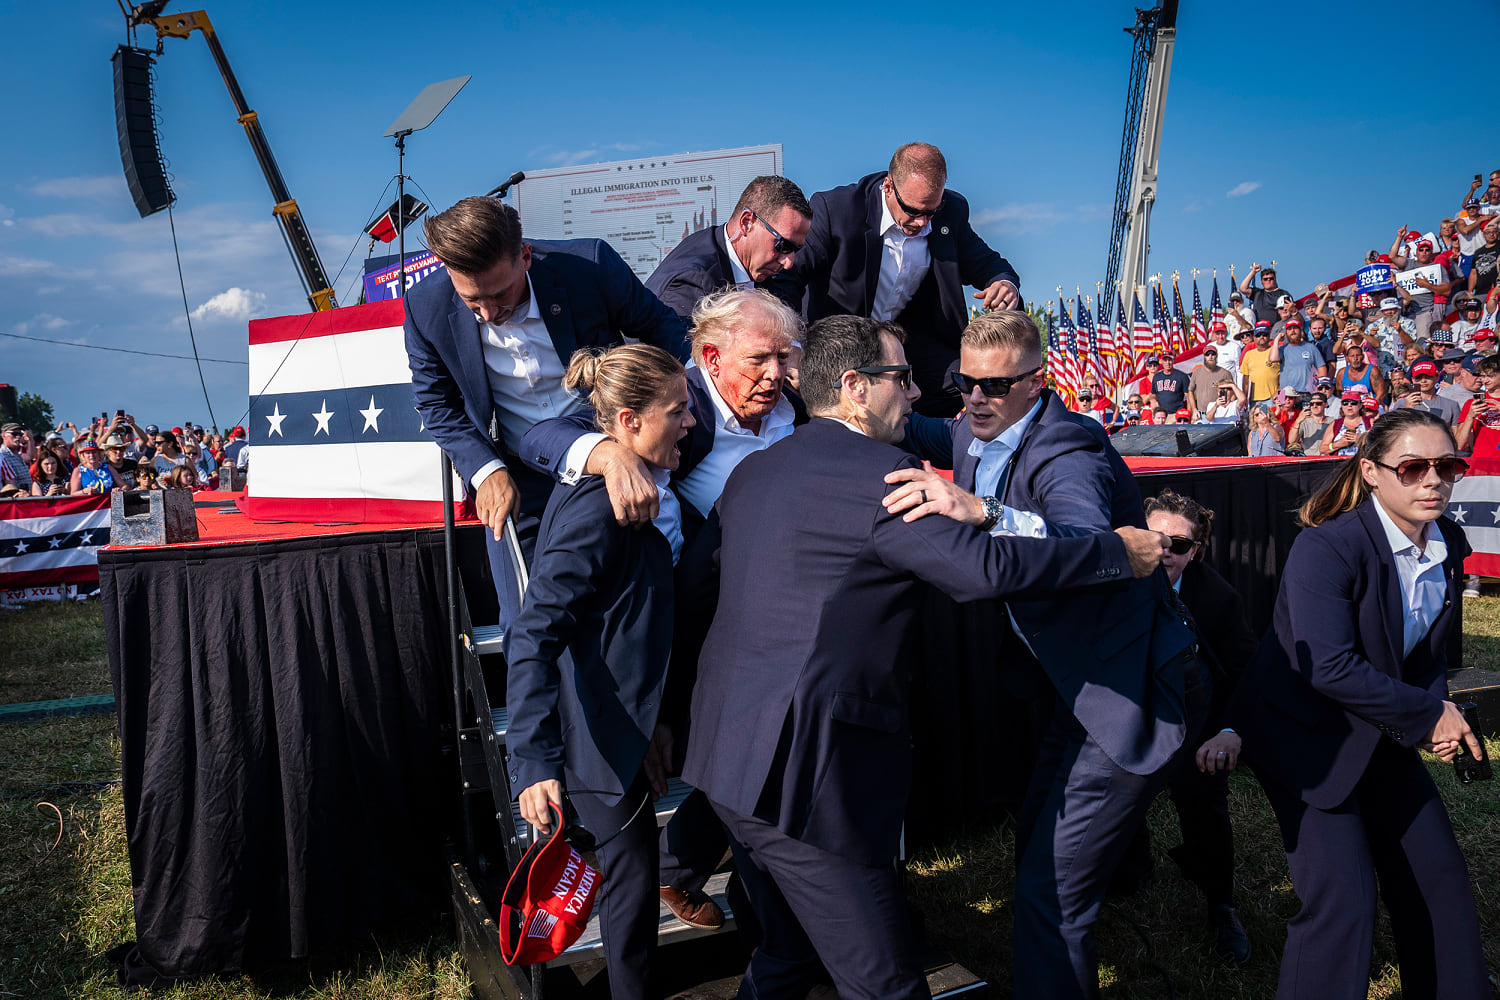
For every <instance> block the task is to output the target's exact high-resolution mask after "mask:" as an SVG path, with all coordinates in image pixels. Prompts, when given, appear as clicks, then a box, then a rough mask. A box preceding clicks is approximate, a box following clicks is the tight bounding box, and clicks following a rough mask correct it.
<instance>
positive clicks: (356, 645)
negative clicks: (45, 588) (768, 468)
mask: <svg viewBox="0 0 1500 1000" xmlns="http://www.w3.org/2000/svg"><path fill="white" fill-rule="evenodd" d="M1129 464H1130V466H1131V468H1132V469H1133V471H1134V472H1135V474H1136V475H1137V476H1138V478H1139V483H1140V487H1141V490H1142V493H1143V494H1145V495H1147V496H1150V495H1154V494H1155V493H1158V492H1160V491H1161V490H1162V489H1165V488H1172V489H1174V490H1177V491H1178V492H1180V493H1183V494H1186V495H1190V496H1193V497H1195V498H1197V499H1199V500H1200V501H1202V502H1204V503H1206V504H1208V505H1209V506H1210V507H1212V508H1214V509H1215V510H1216V511H1217V517H1216V518H1215V521H1214V528H1213V536H1212V540H1211V544H1210V547H1209V551H1208V556H1207V557H1208V559H1209V561H1210V562H1211V563H1212V564H1213V565H1214V566H1215V567H1216V568H1218V569H1219V570H1220V571H1221V572H1222V573H1224V575H1225V576H1227V577H1228V578H1229V579H1230V581H1231V582H1232V583H1234V584H1235V586H1236V587H1237V588H1238V589H1239V590H1240V592H1241V593H1242V595H1243V596H1244V598H1245V607H1246V611H1247V614H1248V617H1249V618H1250V621H1251V624H1252V627H1254V628H1256V629H1257V630H1260V629H1263V628H1264V627H1265V625H1266V624H1267V622H1268V620H1269V618H1270V611H1271V607H1272V602H1273V600H1274V596H1275V588H1276V585H1277V583H1278V580H1279V571H1280V567H1281V566H1282V565H1283V564H1284V562H1285V558H1286V553H1287V550H1288V549H1289V548H1290V545H1291V542H1292V539H1293V538H1294V537H1295V535H1296V531H1297V529H1296V526H1295V523H1294V520H1293V512H1294V511H1295V508H1296V507H1297V505H1298V503H1299V502H1300V500H1301V499H1302V498H1303V497H1305V496H1306V495H1308V494H1309V493H1311V492H1312V491H1313V490H1314V489H1316V488H1317V487H1319V486H1321V485H1322V483H1323V482H1324V481H1325V480H1326V477H1327V476H1328V475H1329V474H1330V472H1331V471H1332V468H1331V466H1332V465H1333V464H1334V463H1330V462H1329V461H1328V460H1325V459H1283V460H1262V459H1257V460H1253V461H1250V460H1246V459H1200V458H1186V459H1162V458H1147V459H1138V460H1137V459H1133V460H1129ZM236 499H238V495H237V494H227V493H200V494H197V495H196V496H195V497H194V509H195V516H196V519H197V523H198V529H199V539H198V541H196V542H190V543H182V544H177V545H165V546H149V547H138V548H116V547H106V548H105V549H102V550H101V551H100V553H99V573H100V588H101V604H102V607H103V613H104V619H105V628H106V633H107V637H108V646H109V658H110V670H111V675H112V681H113V686H114V693H115V700H116V704H117V706H118V715H119V723H120V732H121V738H122V750H121V757H122V777H123V791H124V799H125V812H126V833H127V842H128V847H129V853H130V859H131V871H132V887H133V890H134V898H135V918H136V921H135V922H136V929H137V935H138V942H139V947H140V953H141V957H142V958H143V959H144V960H145V961H147V962H149V963H150V964H151V965H152V966H154V967H155V968H156V969H158V970H159V971H161V972H164V973H168V974H173V975H196V974H204V973H216V972H232V971H236V970H242V969H253V968H256V967H260V966H264V965H266V964H269V963H274V962H278V961H282V960H285V959H288V958H299V957H303V956H307V955H311V954H314V953H317V952H319V951H321V950H323V949H325V948H327V947H329V946H332V945H334V944H335V943H337V942H339V941H341V940H346V939H348V938H350V937H352V936H356V935H361V934H366V933H370V932H372V931H377V930H384V929H386V928H389V927H392V926H400V925H403V924H408V925H409V924H410V922H411V921H412V920H414V919H417V920H420V919H423V918H424V917H425V918H430V919H438V918H439V916H440V915H441V914H442V913H444V912H445V911H447V910H448V907H449V902H450V885H449V883H450V878H449V871H448V868H449V865H448V862H447V849H446V845H447V843H448V841H449V838H450V836H451V834H452V831H453V830H455V829H457V828H458V825H459V822H460V821H459V811H460V807H459V802H458V800H459V798H460V796H459V795H457V794H456V785H457V777H456V776H457V774H458V770H459V768H458V761H457V759H456V755H455V750H454V747H453V742H454V735H453V733H454V731H453V729H452V719H453V715H454V709H455V706H454V695H453V691H452V683H451V673H450V669H451V668H450V662H449V658H448V650H449V645H448V635H447V594H446V583H445V571H444V556H443V533H442V530H441V524H439V523H432V522H421V523H407V524H352V523H332V522H326V523H314V524H304V523H290V522H287V523H268V522H261V523H257V522H255V521H252V520H251V519H250V518H249V517H247V516H246V515H245V514H243V513H241V511H240V509H239V507H238V506H237V505H236V503H235V501H236ZM485 530H486V529H485V528H484V526H483V525H482V524H480V523H479V522H478V521H475V520H466V521H463V522H461V523H460V524H459V543H458V547H457V549H458V555H459V561H460V571H461V576H462V579H463V582H464V586H465V589H466V590H467V591H468V594H469V596H470V598H471V600H475V601H476V602H477V601H482V600H493V592H494V591H493V583H492V581H491V580H490V578H489V572H490V571H489V564H488V560H487V558H486V555H485V546H484V544H483V535H482V532H484V531H485ZM471 612H472V614H473V620H475V621H477V622H484V621H494V620H495V617H494V616H493V613H490V614H489V616H486V612H485V610H484V609H471ZM924 640H925V641H924V647H925V648H924V654H923V656H922V658H921V659H922V660H923V661H924V662H923V663H921V664H920V665H918V667H919V669H921V670H922V672H923V673H924V678H923V683H922V684H921V685H919V686H918V687H917V688H914V702H913V706H912V711H913V716H914V720H915V721H916V723H917V725H916V727H915V728H916V730H917V731H916V732H914V740H915V742H916V746H917V750H916V756H917V766H918V767H919V769H921V770H922V772H923V773H924V774H929V775H931V776H932V779H931V780H930V781H924V782H923V783H921V784H920V785H919V786H918V787H917V788H916V789H914V792H913V795H912V801H911V810H910V813H909V816H910V817H911V819H910V820H909V823H908V843H909V844H910V845H912V846H913V847H920V846H921V845H923V844H927V843H932V842H934V841H936V840H939V839H941V838H943V837H946V836H951V835H952V833H953V831H954V830H956V829H957V828H958V827H959V826H961V825H962V824H964V823H966V822H969V821H973V820H976V819H983V818H985V817H986V816H987V815H988V813H987V812H986V808H987V804H986V802H985V798H986V794H987V782H988V781H990V780H991V779H992V778H993V772H994V771H995V770H996V769H995V768H993V767H992V766H990V763H989V762H990V760H991V754H990V751H989V748H988V741H987V733H989V731H990V730H991V729H993V726H992V724H991V723H990V721H989V720H991V719H993V712H992V709H991V707H990V706H991V705H992V699H993V698H995V697H1000V696H1002V695H1001V693H1000V692H998V691H995V690H990V689H988V688H983V687H982V686H981V687H976V682H975V680H974V679H973V678H965V677H964V676H963V674H962V671H961V669H960V665H959V664H957V663H954V662H952V659H953V658H952V657H951V656H946V655H945V654H944V649H945V648H947V645H948V643H950V642H951V637H945V636H943V635H942V634H941V631H940V630H934V631H932V632H929V633H928V634H926V635H924ZM1451 682H1452V683H1453V686H1454V689H1455V693H1458V692H1459V691H1462V692H1464V693H1465V695H1466V696H1469V697H1473V698H1474V699H1475V700H1477V701H1480V703H1481V705H1482V706H1483V707H1484V708H1485V710H1486V712H1485V715H1486V722H1487V723H1488V726H1489V727H1490V728H1494V727H1496V726H1497V725H1500V700H1497V699H1500V674H1492V673H1489V672H1488V671H1478V670H1475V671H1461V672H1455V674H1454V675H1452V677H1451ZM1492 705H1494V706H1496V707H1495V708H1493V709H1492V708H1491V706H1492ZM955 762H958V766H955ZM933 817H940V819H938V820H934V819H933Z"/></svg>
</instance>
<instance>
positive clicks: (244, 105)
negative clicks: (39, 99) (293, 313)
mask: <svg viewBox="0 0 1500 1000" xmlns="http://www.w3.org/2000/svg"><path fill="white" fill-rule="evenodd" d="M116 2H117V3H119V4H120V10H121V11H122V12H124V14H125V20H126V22H127V23H128V25H129V27H130V28H131V29H132V30H133V29H135V28H138V27H149V28H152V29H154V30H155V31H156V54H157V55H161V53H162V45H163V42H164V40H165V39H167V38H187V37H188V36H189V35H191V34H192V33H193V32H194V31H201V32H202V33H203V39H204V41H206V42H207V43H208V51H209V52H210V53H211V54H212V55H213V57H214V65H216V66H218V68H219V75H220V76H222V77H223V78H224V86H226V87H228V88H229V97H230V99H231V100H232V101H234V109H235V111H236V112H238V114H239V123H240V125H242V126H243V127H244V129H245V137H246V138H247V139H249V140H250V148H251V149H252V150H254V151H255V159H256V160H257V161H259V163H260V170H261V173H263V174H264V175H265V177H266V184H267V185H268V186H269V187H270V188H271V197H272V198H274V199H275V200H276V207H275V208H273V209H272V210H271V211H272V213H273V214H274V215H275V216H276V219H277V221H278V222H279V223H281V235H282V238H283V239H285V241H286V245H287V249H288V250H289V251H290V252H291V254H292V260H294V261H295V262H296V264H297V271H298V273H299V274H300V275H301V278H302V286H303V289H304V290H305V291H306V292H307V301H308V303H309V304H310V305H311V306H312V308H313V311H314V312H316V311H319V310H323V309H336V308H338V302H337V301H335V299H334V296H333V289H332V288H330V287H329V285H328V276H327V275H326V274H325V273H324V271H323V262H322V260H320V259H319V257H318V249H317V247H315V246H313V241H312V235H311V234H310V233H309V232H308V231H307V224H306V223H305V222H304V221H303V220H302V212H301V210H300V209H298V208H297V201H296V199H295V198H293V197H292V194H291V192H290V191H288V190H287V186H286V181H285V180H284V179H283V178H282V176H281V168H280V167H279V166H277V165H276V157H275V156H273V155H271V144H270V143H269V142H267V141H266V134H265V132H264V131H263V130H262V129H261V127H260V116H259V115H258V114H256V113H255V112H254V111H252V110H251V109H250V105H249V103H248V102H246V100H245V94H244V92H243V91H242V90H240V84H239V81H238V80H236V79H235V77H234V70H232V69H231V68H230V67H229V58H228V57H227V56H225V55H224V46H222V45H220V44H219V36H218V34H217V33H215V31H214V28H213V25H212V24H211V23H210V22H209V20H208V14H207V12H205V11H201V10H194V11H187V12H184V13H179V14H163V13H162V8H163V7H165V6H166V5H167V2H168V0H146V2H144V3H139V4H132V5H130V6H129V8H127V7H126V6H125V3H124V2H123V0H116ZM147 58H149V57H147ZM163 207H164V206H163Z"/></svg>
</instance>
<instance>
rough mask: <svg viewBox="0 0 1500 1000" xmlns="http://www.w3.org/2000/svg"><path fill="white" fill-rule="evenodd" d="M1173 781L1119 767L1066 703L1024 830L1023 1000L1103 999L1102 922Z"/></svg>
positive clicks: (1018, 985) (1019, 901)
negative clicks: (1126, 861)
mask: <svg viewBox="0 0 1500 1000" xmlns="http://www.w3.org/2000/svg"><path fill="white" fill-rule="evenodd" d="M1165 781H1166V769H1165V768H1164V769H1163V770H1162V771H1159V772H1157V773H1156V774H1155V775H1151V776H1149V777H1143V776H1141V775H1137V774H1131V773H1130V772H1129V771H1126V770H1124V769H1123V768H1121V767H1119V766H1118V765H1116V764H1115V763H1114V761H1112V760H1110V759H1109V757H1108V756H1107V755H1106V754H1105V753H1104V751H1103V750H1101V749H1100V748H1099V745H1098V744H1097V743H1095V742H1094V740H1093V738H1092V737H1090V736H1089V734H1088V732H1087V731H1086V730H1085V729H1084V728H1083V726H1082V725H1080V724H1079V722H1078V720H1077V719H1076V718H1074V716H1073V713H1072V712H1071V711H1069V709H1068V707H1067V706H1066V705H1065V704H1063V703H1062V702H1060V701H1059V702H1058V704H1057V709H1056V713H1055V714H1054V716H1053V722H1052V726H1051V728H1050V729H1049V730H1048V732H1047V736H1046V739H1045V740H1044V741H1043V742H1042V748H1041V751H1040V753H1039V755H1038V759H1037V765H1036V771H1035V773H1034V774H1033V776H1032V782H1031V787H1030V788H1029V789H1028V790H1027V795H1026V802H1025V804H1024V805H1023V806H1022V810H1021V820H1020V822H1019V823H1018V824H1017V827H1016V857H1017V866H1016V924H1015V959H1014V962H1015V974H1014V983H1015V992H1014V996H1015V997H1016V1000H1060V998H1073V997H1078V998H1092V997H1097V996H1098V995H1099V957H1098V947H1097V945H1096V944H1095V941H1094V922H1095V921H1096V920H1097V919H1098V916H1099V908H1100V907H1101V906H1102V905H1103V903H1104V894H1105V891H1106V890H1107V889H1108V888H1109V879H1110V876H1111V875H1113V874H1114V870H1115V866H1116V865H1118V864H1119V861H1120V858H1121V857H1122V856H1124V854H1125V851H1126V849H1127V848H1128V847H1129V846H1130V842H1131V840H1132V838H1134V837H1135V834H1136V831H1137V830H1138V829H1139V828H1140V825H1141V823H1142V821H1143V820H1144V819H1145V816H1146V811H1147V809H1149V808H1150V805H1151V800H1152V798H1153V797H1154V796H1155V795H1156V793H1157V791H1158V790H1159V789H1160V788H1161V786H1162V785H1163V784H1164V783H1165Z"/></svg>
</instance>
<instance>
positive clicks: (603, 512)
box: [505, 476, 673, 804]
mask: <svg viewBox="0 0 1500 1000" xmlns="http://www.w3.org/2000/svg"><path fill="white" fill-rule="evenodd" d="M672 574H673V570H672V549H671V546H670V545H669V544H668V543H667V540H666V538H665V537H664V536H663V535H662V533H661V532H660V531H658V530H657V529H656V528H655V527H654V526H650V525H648V526H646V527H645V528H642V529H641V530H639V531H634V530H631V529H629V528H622V527H620V526H619V525H617V524H616V523H615V518H614V514H613V513H612V512H611V509H610V504H609V494H608V493H607V492H606V491H605V489H604V480H603V479H601V478H599V477H596V476H590V477H588V478H586V479H584V480H583V481H582V482H580V483H579V484H578V485H576V486H559V487H557V488H556V489H555V490H553V492H552V496H551V498H550V499H549V500H548V502H547V511H546V513H545V514H544V515H543V516H542V525H541V532H540V534H539V536H538V538H537V547H536V558H535V560H534V561H533V565H532V571H531V584H530V587H529V588H528V589H527V591H526V599H525V601H524V602H523V603H522V605H521V612H520V615H519V616H518V617H517V618H516V621H515V623H514V624H513V625H512V627H511V628H510V630H509V631H508V632H507V633H506V636H505V662H506V664H507V668H508V676H507V684H506V696H505V703H506V705H507V706H508V707H509V709H510V732H509V734H508V735H507V736H506V746H507V749H508V750H509V753H510V761H511V774H510V780H511V788H512V791H514V792H515V793H516V794H517V795H519V794H520V793H521V792H522V791H524V790H525V789H526V788H528V787H530V786H531V785H533V784H535V783H536V782H538V781H543V780H546V779H549V778H551V779H555V780H558V781H561V782H562V783H563V785H564V787H566V788H567V789H568V790H569V791H574V792H593V793H595V794H598V795H600V796H601V797H602V798H603V799H604V800H605V802H606V804H612V803H614V802H618V801H619V800H620V799H621V798H623V796H624V793H625V790H626V789H628V788H629V787H630V784H631V782H632V781H633V780H634V778H635V776H636V773H637V772H638V771H639V770H640V767H641V761H642V760H643V759H644V758H645V755H646V745H647V744H648V743H649V742H650V740H651V734H652V731H653V730H654V728H655V726H656V722H657V717H658V715H659V713H660V710H661V703H662V699H663V696H664V694H663V688H664V686H665V684H666V679H667V659H668V655H669V653H670V651H671V648H672V603H673V576H672Z"/></svg>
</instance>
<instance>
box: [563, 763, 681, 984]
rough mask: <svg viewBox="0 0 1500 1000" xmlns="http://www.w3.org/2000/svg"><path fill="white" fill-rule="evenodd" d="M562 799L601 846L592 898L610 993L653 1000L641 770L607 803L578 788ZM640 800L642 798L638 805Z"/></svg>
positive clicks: (656, 980) (656, 918)
mask: <svg viewBox="0 0 1500 1000" xmlns="http://www.w3.org/2000/svg"><path fill="white" fill-rule="evenodd" d="M568 798H569V799H571V800H572V803H573V808H575V809H576V810H578V818H579V820H580V821H581V822H582V823H583V826H584V828H585V829H586V830H588V831H589V832H590V833H592V834H593V835H594V837H595V838H596V839H597V840H598V841H599V843H600V845H601V846H600V847H599V849H598V850H597V851H596V852H595V855H594V856H595V859H596V861H597V863H598V866H599V872H600V874H601V875H603V876H604V884H603V886H602V887H601V889H600V893H599V896H598V898H596V899H595V901H594V912H595V913H596V914H598V916H599V930H600V933H601V934H602V936H603V938H604V964H605V968H606V969H607V970H608V971H609V993H610V996H611V997H615V998H625V1000H647V998H652V1000H654V998H656V997H660V996H661V995H662V991H661V986H660V976H659V975H658V974H657V970H656V934H657V930H658V927H659V925H660V922H661V917H660V913H661V897H660V896H659V895H658V893H657V874H656V810H655V809H653V808H652V807H651V802H650V798H651V789H650V786H649V785H647V783H646V778H645V775H644V774H638V775H636V779H635V781H634V783H632V784H631V786H630V791H628V792H626V794H625V797H624V798H623V799H621V800H620V801H619V803H617V804H615V805H613V806H606V805H604V804H603V803H602V802H600V800H599V798H598V797H597V796H594V795H590V794H588V793H584V792H578V793H569V796H568ZM642 799H645V800H646V803H645V805H644V806H642V805H641V802H642ZM616 831H619V832H618V835H617V834H616ZM611 838H613V839H611Z"/></svg>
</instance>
